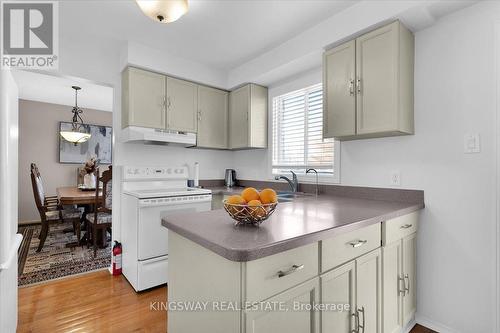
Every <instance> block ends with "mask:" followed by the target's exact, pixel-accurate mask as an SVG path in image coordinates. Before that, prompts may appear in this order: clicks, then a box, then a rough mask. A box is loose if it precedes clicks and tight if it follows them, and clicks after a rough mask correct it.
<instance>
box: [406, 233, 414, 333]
mask: <svg viewBox="0 0 500 333" xmlns="http://www.w3.org/2000/svg"><path fill="white" fill-rule="evenodd" d="M403 274H404V276H403V277H404V279H405V287H406V290H407V291H406V293H405V296H404V297H403V327H404V326H406V324H408V322H409V321H410V320H411V319H412V318H413V316H414V315H415V310H416V308H417V297H416V291H417V290H416V289H417V288H416V286H417V285H416V278H417V234H416V233H414V234H412V235H410V236H407V237H405V238H403Z"/></svg>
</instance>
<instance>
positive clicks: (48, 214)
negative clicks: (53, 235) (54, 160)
mask: <svg viewBox="0 0 500 333" xmlns="http://www.w3.org/2000/svg"><path fill="white" fill-rule="evenodd" d="M31 185H32V187H33V195H34V196H35V204H36V208H37V209H38V213H39V214H40V221H41V223H42V230H41V231H40V235H39V236H38V238H39V239H40V243H39V244H38V248H37V250H36V252H40V251H41V250H42V248H43V245H44V244H45V239H46V238H47V234H48V233H49V224H50V222H53V221H61V222H64V221H68V220H70V221H71V222H72V223H73V232H74V233H75V234H76V237H77V238H78V241H80V233H81V231H80V218H81V216H82V211H80V210H78V209H73V208H64V207H63V206H62V205H61V204H60V202H59V199H58V198H57V196H46V195H45V191H44V188H43V181H42V176H41V175H40V171H39V170H38V167H37V166H36V164H35V163H31Z"/></svg>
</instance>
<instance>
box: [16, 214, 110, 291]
mask: <svg viewBox="0 0 500 333" xmlns="http://www.w3.org/2000/svg"><path fill="white" fill-rule="evenodd" d="M26 228H32V229H33V234H32V237H31V242H30V243H29V247H28V250H27V256H26V260H25V262H24V268H23V270H22V272H20V274H19V279H18V285H19V286H26V285H30V284H34V283H39V282H42V281H48V280H53V279H58V278H61V277H65V276H68V275H75V274H81V273H85V272H90V271H94V270H99V269H103V268H106V267H109V265H110V263H111V245H110V242H108V246H107V247H106V248H105V249H99V248H98V249H97V255H96V257H95V258H94V250H93V249H92V247H89V248H87V246H77V247H73V248H68V247H66V244H68V243H70V242H76V236H75V235H74V234H73V232H72V231H69V232H64V230H72V224H71V222H65V223H60V222H57V223H53V224H51V225H50V230H49V234H48V235H47V239H46V240H45V244H44V245H43V248H42V251H40V252H36V249H37V248H38V244H39V240H38V235H39V234H40V230H41V225H34V226H21V227H19V232H20V233H26V231H25V229H26Z"/></svg>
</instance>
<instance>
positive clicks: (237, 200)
mask: <svg viewBox="0 0 500 333" xmlns="http://www.w3.org/2000/svg"><path fill="white" fill-rule="evenodd" d="M226 202H227V203H228V204H231V205H244V204H246V203H247V202H246V201H245V199H243V197H242V196H241V195H231V196H230V197H228V198H227V200H226Z"/></svg>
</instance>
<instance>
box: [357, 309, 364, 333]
mask: <svg viewBox="0 0 500 333" xmlns="http://www.w3.org/2000/svg"><path fill="white" fill-rule="evenodd" d="M356 311H357V312H358V322H359V313H360V312H361V314H362V315H363V320H362V321H361V322H362V323H363V324H362V325H361V324H359V323H358V332H359V329H360V328H361V329H362V330H361V332H363V333H365V307H364V306H362V307H361V309H357V310H356Z"/></svg>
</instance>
